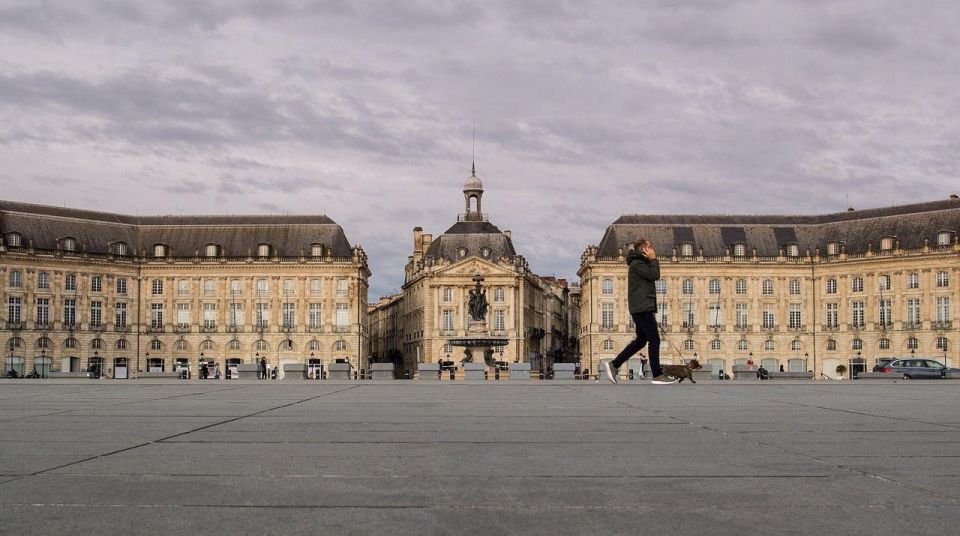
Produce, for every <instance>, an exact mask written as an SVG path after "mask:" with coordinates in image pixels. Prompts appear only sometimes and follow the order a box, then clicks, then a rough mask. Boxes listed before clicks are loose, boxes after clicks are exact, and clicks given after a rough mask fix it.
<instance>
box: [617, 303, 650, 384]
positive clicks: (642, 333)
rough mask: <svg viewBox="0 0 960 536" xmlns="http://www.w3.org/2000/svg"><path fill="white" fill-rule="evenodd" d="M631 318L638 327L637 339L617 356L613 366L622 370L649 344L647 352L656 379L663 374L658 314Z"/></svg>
mask: <svg viewBox="0 0 960 536" xmlns="http://www.w3.org/2000/svg"><path fill="white" fill-rule="evenodd" d="M630 316H631V317H633V323H634V325H636V326H637V338H636V339H634V340H633V341H631V342H630V344H628V345H627V346H626V347H625V348H624V349H623V350H621V351H620V353H619V354H617V357H615V358H614V359H613V362H612V363H611V365H613V366H614V367H617V368H620V365H623V364H624V363H625V362H626V361H627V359H630V358H631V357H633V354H635V353H637V352H639V351H640V350H642V349H643V347H644V346H646V345H647V344H649V345H650V348H649V349H648V350H647V355H648V356H649V358H650V372H651V373H652V374H653V377H654V378H656V377H657V376H659V375H661V374H663V369H662V368H660V330H659V326H657V314H656V313H655V312H653V311H650V312H647V313H632V314H631V315H630Z"/></svg>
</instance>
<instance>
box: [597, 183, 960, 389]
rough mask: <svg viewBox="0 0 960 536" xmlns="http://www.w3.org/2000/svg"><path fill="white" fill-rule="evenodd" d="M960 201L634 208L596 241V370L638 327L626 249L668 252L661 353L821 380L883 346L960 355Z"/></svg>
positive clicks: (943, 356)
mask: <svg viewBox="0 0 960 536" xmlns="http://www.w3.org/2000/svg"><path fill="white" fill-rule="evenodd" d="M958 231H960V200H958V199H957V198H956V196H951V198H950V199H948V200H945V201H936V202H930V203H921V204H914V205H905V206H898V207H890V208H882V209H871V210H862V211H861V210H853V209H850V210H848V211H847V212H844V213H838V214H826V215H822V216H623V217H621V218H619V219H618V220H617V221H615V222H614V223H613V224H612V225H611V226H610V227H608V228H607V230H606V233H605V234H604V236H603V238H602V240H601V241H600V244H599V245H597V246H589V247H587V248H586V250H585V251H584V253H583V255H582V257H581V262H580V269H579V275H580V278H581V289H582V308H581V320H582V324H581V328H580V347H581V352H582V355H583V358H582V359H583V361H584V364H583V366H584V367H589V368H590V369H591V370H592V371H594V372H595V371H596V370H597V367H598V366H599V364H600V361H601V360H603V359H612V358H613V357H614V356H616V354H617V352H619V351H620V350H621V349H622V348H623V347H624V346H625V345H626V344H627V343H628V342H629V341H630V340H631V339H632V338H633V332H634V327H633V325H632V322H631V320H630V315H629V314H628V310H627V303H626V290H627V289H626V284H627V283H626V276H627V265H626V263H625V255H626V252H627V251H628V250H629V248H630V247H632V244H633V242H634V241H635V240H637V239H639V238H641V237H642V238H648V239H650V240H651V241H652V242H653V245H654V248H655V249H656V251H657V255H658V257H659V259H660V264H661V281H660V282H658V286H657V292H658V306H659V311H658V319H659V321H660V324H661V326H662V327H663V330H664V331H663V333H662V338H663V341H662V343H661V356H662V359H663V361H664V362H667V363H671V362H674V363H677V362H679V360H680V356H681V355H682V357H683V358H684V359H689V358H691V357H694V356H696V357H697V358H698V359H699V360H700V362H701V363H705V364H710V365H712V366H713V371H714V373H715V374H716V372H717V371H718V370H720V369H723V370H724V371H730V370H731V369H732V367H733V365H736V364H746V363H748V362H750V361H752V362H753V363H754V364H756V365H761V364H762V365H763V366H764V367H765V368H767V369H768V370H779V369H780V368H781V367H783V369H784V370H788V371H813V372H814V374H815V377H817V378H824V377H829V378H836V377H839V376H841V374H840V373H838V372H837V366H838V365H843V366H844V367H846V369H847V371H848V372H847V375H849V374H850V373H851V372H853V371H857V370H870V368H872V366H873V364H874V363H876V361H877V359H879V358H884V357H911V356H915V357H924V358H933V359H937V360H938V361H940V362H941V363H943V362H944V361H946V362H947V363H948V364H949V366H954V367H956V366H960V355H958V353H957V346H956V345H957V343H958V342H960V331H958V329H960V326H958V325H957V323H955V322H954V316H955V314H956V307H957V305H956V304H957V300H958V295H957V289H958V284H960V281H958V277H960V244H958V240H957V235H958Z"/></svg>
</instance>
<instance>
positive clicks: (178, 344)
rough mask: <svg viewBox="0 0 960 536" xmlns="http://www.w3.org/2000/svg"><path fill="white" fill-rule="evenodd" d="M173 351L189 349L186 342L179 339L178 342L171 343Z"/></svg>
mask: <svg viewBox="0 0 960 536" xmlns="http://www.w3.org/2000/svg"><path fill="white" fill-rule="evenodd" d="M173 349H174V350H176V351H178V352H183V351H186V350H189V349H190V345H189V344H187V341H185V340H183V339H180V340H179V341H177V342H175V343H173Z"/></svg>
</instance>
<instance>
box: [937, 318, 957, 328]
mask: <svg viewBox="0 0 960 536" xmlns="http://www.w3.org/2000/svg"><path fill="white" fill-rule="evenodd" d="M951 328H953V321H952V320H938V321H937V322H934V323H933V329H951Z"/></svg>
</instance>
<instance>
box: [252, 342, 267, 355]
mask: <svg viewBox="0 0 960 536" xmlns="http://www.w3.org/2000/svg"><path fill="white" fill-rule="evenodd" d="M253 347H254V349H256V350H259V351H261V352H262V351H263V350H266V349H267V348H268V346H267V341H265V340H263V339H260V340H259V341H257V342H255V343H253Z"/></svg>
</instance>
